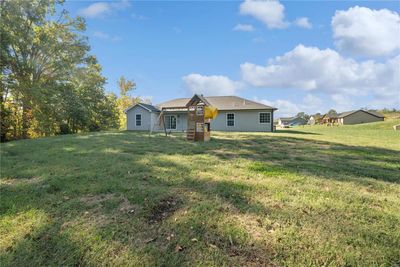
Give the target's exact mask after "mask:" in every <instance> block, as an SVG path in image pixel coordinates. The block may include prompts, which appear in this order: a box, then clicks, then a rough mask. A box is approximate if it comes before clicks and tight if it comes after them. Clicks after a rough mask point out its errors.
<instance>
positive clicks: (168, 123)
mask: <svg viewBox="0 0 400 267" xmlns="http://www.w3.org/2000/svg"><path fill="white" fill-rule="evenodd" d="M164 118H165V129H167V130H176V116H174V115H166V116H165V117H164Z"/></svg>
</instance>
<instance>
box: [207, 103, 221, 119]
mask: <svg viewBox="0 0 400 267" xmlns="http://www.w3.org/2000/svg"><path fill="white" fill-rule="evenodd" d="M217 115H218V109H217V108H215V107H213V106H205V107H204V118H205V119H215V118H216V117H217Z"/></svg>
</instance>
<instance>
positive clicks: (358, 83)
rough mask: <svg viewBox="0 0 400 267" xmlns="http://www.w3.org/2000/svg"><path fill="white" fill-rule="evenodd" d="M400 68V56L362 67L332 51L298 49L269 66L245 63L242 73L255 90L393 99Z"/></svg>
mask: <svg viewBox="0 0 400 267" xmlns="http://www.w3.org/2000/svg"><path fill="white" fill-rule="evenodd" d="M399 67H400V56H397V57H396V58H393V59H390V60H388V61H386V62H385V63H377V62H375V61H372V60H368V61H364V62H360V63H359V62H356V61H355V60H353V59H349V58H344V57H342V56H341V55H339V54H338V53H337V52H336V51H334V50H331V49H325V50H320V49H319V48H316V47H305V46H303V45H298V46H297V47H295V48H294V49H293V50H292V51H289V52H287V53H286V54H284V55H283V56H280V57H276V58H274V59H271V60H269V62H268V64H267V65H266V66H259V65H256V64H252V63H244V64H242V65H241V71H242V76H243V80H244V81H246V82H247V83H249V84H250V85H252V86H255V87H266V88H294V89H302V90H306V91H313V90H314V91H320V92H325V93H328V94H339V93H345V94H348V95H365V94H368V93H371V94H373V95H379V96H384V97H394V96H397V95H398V94H399V88H400V78H399Z"/></svg>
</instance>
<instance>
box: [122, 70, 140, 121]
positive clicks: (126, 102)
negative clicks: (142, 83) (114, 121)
mask: <svg viewBox="0 0 400 267" xmlns="http://www.w3.org/2000/svg"><path fill="white" fill-rule="evenodd" d="M118 87H119V93H120V97H119V98H118V100H117V105H118V110H119V128H120V129H125V128H126V115H125V110H126V109H127V108H128V107H130V106H132V105H134V104H136V103H138V102H140V98H139V97H133V96H132V95H131V93H132V92H133V91H134V90H135V89H136V83H135V82H134V81H133V80H126V79H125V77H124V76H121V77H120V78H119V80H118Z"/></svg>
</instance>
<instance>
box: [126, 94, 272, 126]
mask: <svg viewBox="0 0 400 267" xmlns="http://www.w3.org/2000/svg"><path fill="white" fill-rule="evenodd" d="M204 98H205V99H206V100H207V102H209V103H210V105H211V106H213V107H216V108H217V109H218V115H217V117H216V118H215V119H213V120H211V127H210V128H211V129H212V130H214V131H243V132H272V131H273V129H274V125H273V121H274V111H275V110H277V109H276V108H274V107H270V106H267V105H264V104H261V103H258V102H255V101H251V100H248V99H244V98H241V97H237V96H210V97H204ZM189 100H190V98H178V99H173V100H170V101H167V102H164V103H161V104H158V105H155V106H153V105H147V104H143V103H138V104H136V105H133V106H131V107H129V108H127V109H126V110H125V113H126V116H127V125H126V128H127V129H128V130H142V131H149V130H154V131H162V130H163V129H164V128H163V126H162V125H159V123H158V122H159V117H160V116H163V117H164V122H165V128H166V130H167V131H175V132H178V131H186V129H187V124H188V121H187V116H188V108H187V107H186V104H187V103H188V102H189Z"/></svg>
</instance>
